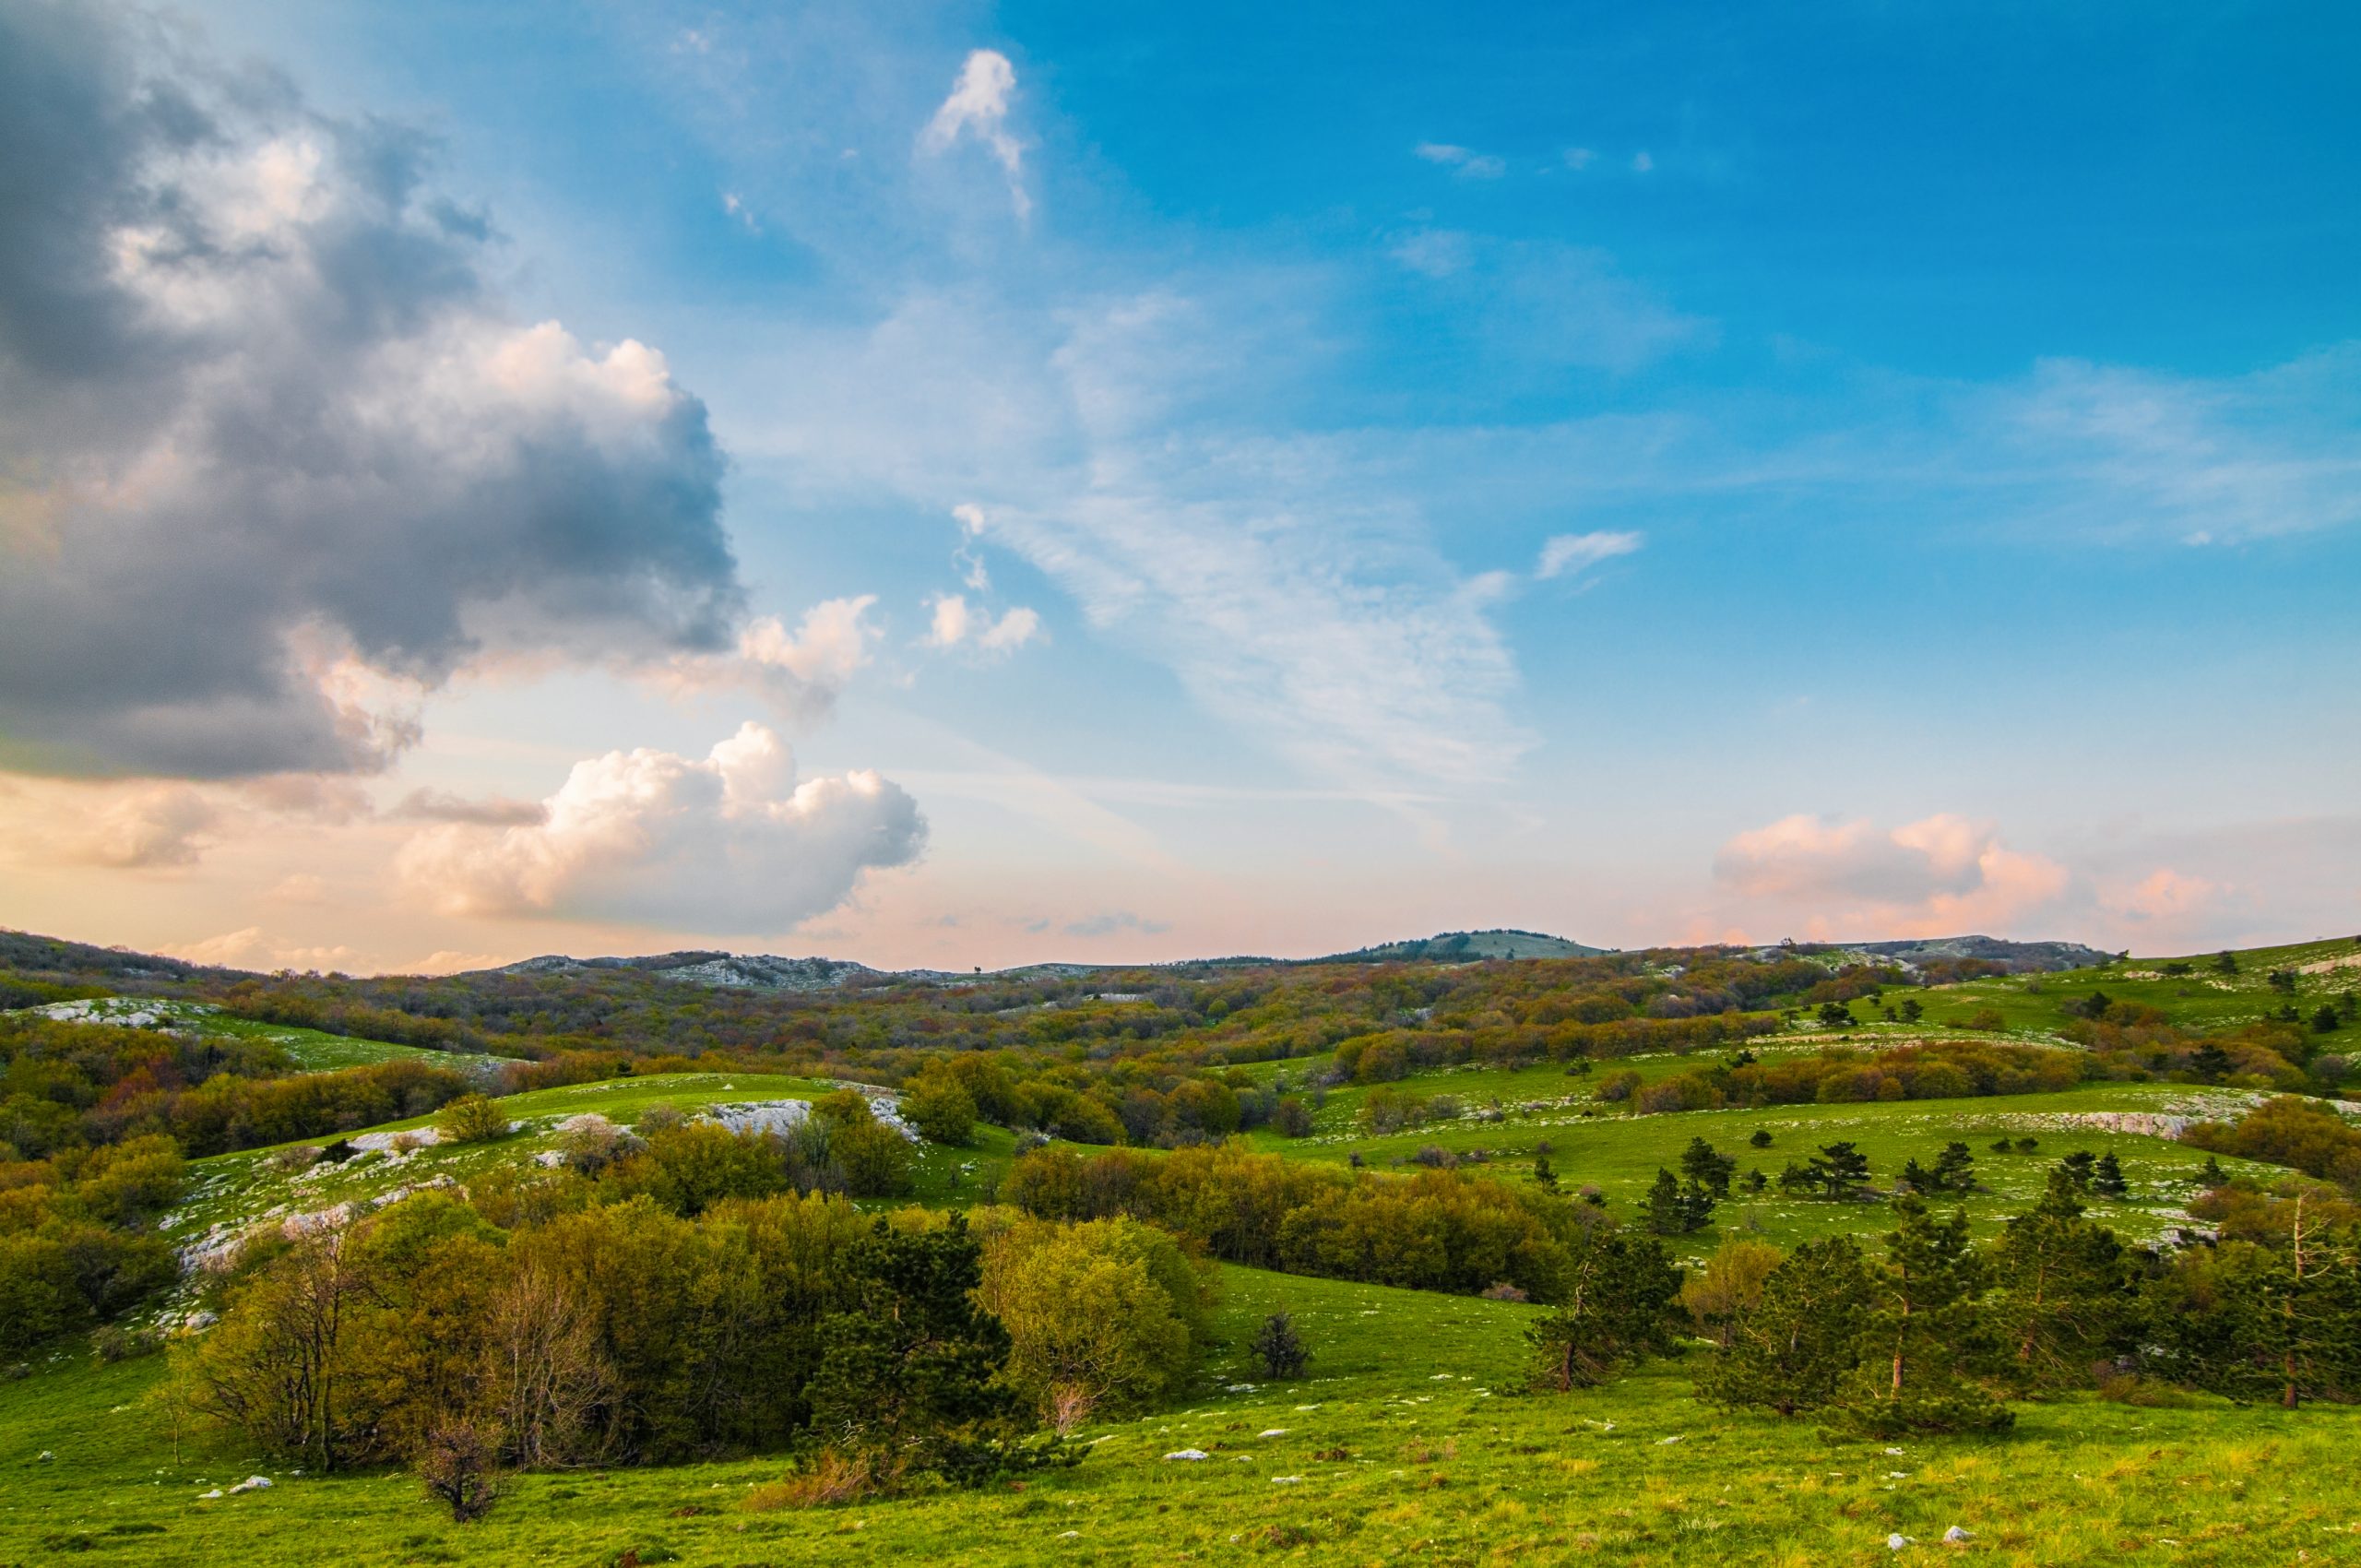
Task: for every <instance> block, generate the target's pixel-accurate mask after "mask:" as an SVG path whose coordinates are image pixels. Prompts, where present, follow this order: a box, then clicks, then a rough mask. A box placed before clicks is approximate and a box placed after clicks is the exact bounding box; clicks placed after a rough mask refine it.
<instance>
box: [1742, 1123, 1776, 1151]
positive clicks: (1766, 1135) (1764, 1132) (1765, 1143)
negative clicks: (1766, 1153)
mask: <svg viewBox="0 0 2361 1568" xmlns="http://www.w3.org/2000/svg"><path fill="white" fill-rule="evenodd" d="M1746 1141H1747V1143H1748V1144H1749V1145H1750V1146H1752V1147H1755V1148H1769V1147H1770V1146H1771V1129H1770V1128H1768V1127H1757V1128H1756V1129H1754V1131H1753V1132H1752V1133H1750V1134H1748V1135H1747V1139H1746Z"/></svg>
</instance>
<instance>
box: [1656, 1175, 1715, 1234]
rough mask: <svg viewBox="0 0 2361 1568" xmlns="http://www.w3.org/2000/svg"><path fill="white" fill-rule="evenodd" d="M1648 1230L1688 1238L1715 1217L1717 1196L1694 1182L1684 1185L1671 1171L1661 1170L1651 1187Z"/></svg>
mask: <svg viewBox="0 0 2361 1568" xmlns="http://www.w3.org/2000/svg"><path fill="white" fill-rule="evenodd" d="M1647 1214H1648V1229H1650V1230H1652V1231H1654V1232H1655V1234H1656V1235H1659V1236H1686V1235H1688V1234H1689V1233H1690V1232H1691V1231H1692V1230H1702V1229H1704V1228H1705V1223H1706V1221H1707V1220H1709V1219H1711V1218H1713V1214H1714V1194H1712V1193H1711V1192H1710V1191H1708V1190H1707V1189H1706V1188H1704V1187H1703V1186H1701V1185H1700V1184H1699V1183H1697V1182H1687V1183H1686V1184H1684V1183H1683V1182H1681V1181H1680V1180H1679V1178H1678V1177H1676V1176H1674V1175H1673V1173H1672V1172H1671V1171H1669V1170H1657V1172H1656V1179H1655V1184H1654V1185H1652V1186H1650V1187H1649V1188H1648V1197H1647Z"/></svg>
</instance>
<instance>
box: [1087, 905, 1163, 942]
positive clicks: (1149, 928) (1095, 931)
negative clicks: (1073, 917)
mask: <svg viewBox="0 0 2361 1568" xmlns="http://www.w3.org/2000/svg"><path fill="white" fill-rule="evenodd" d="M1064 929H1065V933H1066V934H1067V935H1068V936H1086V937H1087V936H1117V935H1121V934H1125V933H1137V934H1139V935H1143V936H1153V935H1155V934H1156V933H1157V932H1163V931H1169V930H1171V929H1172V928H1171V926H1170V925H1169V923H1168V922H1166V921H1144V920H1142V919H1140V917H1139V916H1137V915H1135V914H1133V913H1132V912H1131V911H1130V910H1129V909H1109V910H1108V911H1107V912H1106V913H1105V914H1099V915H1092V916H1091V917H1089V918H1088V919H1087V920H1079V921H1067V922H1066V925H1065V928H1064Z"/></svg>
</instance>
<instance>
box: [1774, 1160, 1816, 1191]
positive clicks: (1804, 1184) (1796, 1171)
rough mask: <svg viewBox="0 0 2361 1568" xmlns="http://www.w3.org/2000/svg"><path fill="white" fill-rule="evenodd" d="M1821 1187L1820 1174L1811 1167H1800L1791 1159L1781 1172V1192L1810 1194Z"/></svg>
mask: <svg viewBox="0 0 2361 1568" xmlns="http://www.w3.org/2000/svg"><path fill="white" fill-rule="evenodd" d="M1819 1186H1820V1172H1819V1171H1817V1170H1813V1169H1812V1168H1811V1167H1810V1166H1809V1165H1798V1164H1797V1163H1796V1162H1795V1161H1794V1160H1792V1159H1791V1160H1789V1161H1787V1164H1786V1169H1785V1170H1781V1171H1780V1172H1779V1190H1780V1191H1781V1192H1783V1193H1809V1192H1813V1191H1816V1190H1818V1188H1819Z"/></svg>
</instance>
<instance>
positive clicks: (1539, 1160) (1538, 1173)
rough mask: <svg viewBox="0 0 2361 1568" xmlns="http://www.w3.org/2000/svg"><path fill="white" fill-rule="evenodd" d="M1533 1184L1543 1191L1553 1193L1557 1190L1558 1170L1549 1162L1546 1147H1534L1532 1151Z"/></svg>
mask: <svg viewBox="0 0 2361 1568" xmlns="http://www.w3.org/2000/svg"><path fill="white" fill-rule="evenodd" d="M1533 1184H1534V1185H1535V1186H1536V1187H1538V1188H1540V1189H1541V1190H1542V1191H1543V1192H1545V1193H1554V1192H1556V1191H1557V1190H1558V1170H1557V1168H1556V1167H1555V1166H1553V1165H1551V1164H1550V1163H1549V1152H1548V1150H1547V1149H1536V1150H1534V1152H1533Z"/></svg>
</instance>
